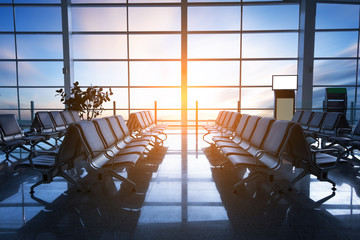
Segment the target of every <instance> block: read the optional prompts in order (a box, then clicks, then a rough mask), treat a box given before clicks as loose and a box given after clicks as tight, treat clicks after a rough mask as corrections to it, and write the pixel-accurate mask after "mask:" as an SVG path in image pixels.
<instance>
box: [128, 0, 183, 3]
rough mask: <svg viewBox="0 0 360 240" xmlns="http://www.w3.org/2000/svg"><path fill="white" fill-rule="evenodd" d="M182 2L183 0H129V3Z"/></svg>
mask: <svg viewBox="0 0 360 240" xmlns="http://www.w3.org/2000/svg"><path fill="white" fill-rule="evenodd" d="M169 2H181V0H129V3H169Z"/></svg>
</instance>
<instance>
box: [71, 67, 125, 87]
mask: <svg viewBox="0 0 360 240" xmlns="http://www.w3.org/2000/svg"><path fill="white" fill-rule="evenodd" d="M127 75H128V74H127V63H126V62H75V63H74V78H75V81H78V82H79V83H80V85H82V86H90V85H93V86H127V85H128V80H127V78H128V76H127Z"/></svg>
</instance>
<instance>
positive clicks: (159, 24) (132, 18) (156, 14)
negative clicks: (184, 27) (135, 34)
mask: <svg viewBox="0 0 360 240" xmlns="http://www.w3.org/2000/svg"><path fill="white" fill-rule="evenodd" d="M180 24H181V19H180V7H151V8H149V7H129V29H130V31H180V28H181V27H180Z"/></svg>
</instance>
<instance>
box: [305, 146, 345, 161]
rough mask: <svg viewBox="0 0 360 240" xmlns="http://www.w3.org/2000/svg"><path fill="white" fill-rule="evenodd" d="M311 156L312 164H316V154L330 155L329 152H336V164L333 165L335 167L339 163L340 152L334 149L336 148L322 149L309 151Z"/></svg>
mask: <svg viewBox="0 0 360 240" xmlns="http://www.w3.org/2000/svg"><path fill="white" fill-rule="evenodd" d="M310 151H311V153H312V155H313V159H312V160H313V161H315V162H314V163H315V164H316V154H317V153H331V152H337V154H336V162H335V165H337V164H338V163H339V162H340V158H341V152H340V149H336V148H324V149H310Z"/></svg>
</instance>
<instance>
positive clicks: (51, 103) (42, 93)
mask: <svg viewBox="0 0 360 240" xmlns="http://www.w3.org/2000/svg"><path fill="white" fill-rule="evenodd" d="M56 90H57V88H20V89H19V95H20V107H21V108H30V101H34V105H35V108H44V109H63V108H64V104H62V103H61V102H60V99H61V97H60V96H55V95H56V92H55V91H56Z"/></svg>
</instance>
